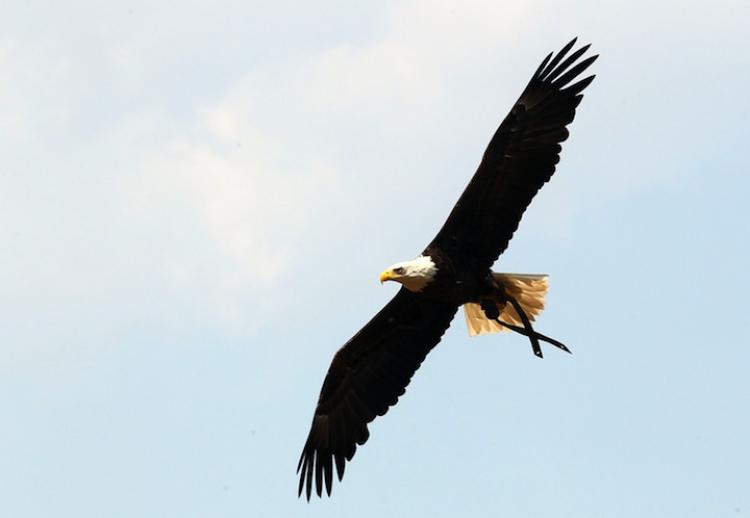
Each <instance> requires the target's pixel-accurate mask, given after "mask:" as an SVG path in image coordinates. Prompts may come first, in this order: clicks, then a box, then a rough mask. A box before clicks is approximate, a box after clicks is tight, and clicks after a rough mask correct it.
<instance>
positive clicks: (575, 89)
mask: <svg viewBox="0 0 750 518" xmlns="http://www.w3.org/2000/svg"><path fill="white" fill-rule="evenodd" d="M595 77H596V75H591V76H588V77H586V78H584V79H581V80H580V81H578V82H577V83H573V84H572V85H570V86H569V87H567V88H566V89H565V91H566V92H569V93H571V94H573V95H575V96H576V99H577V101H578V102H579V103H580V102H581V99H582V98H583V97H580V96H579V95H578V94H580V93H581V92H583V90H584V89H585V88H586V87H587V86H588V85H590V84H591V81H593V80H594V78H595Z"/></svg>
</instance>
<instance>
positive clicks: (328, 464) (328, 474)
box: [323, 451, 333, 496]
mask: <svg viewBox="0 0 750 518" xmlns="http://www.w3.org/2000/svg"><path fill="white" fill-rule="evenodd" d="M323 476H324V477H325V483H326V493H327V494H328V496H331V489H332V486H333V455H332V454H331V452H330V451H326V456H325V464H324V466H323Z"/></svg>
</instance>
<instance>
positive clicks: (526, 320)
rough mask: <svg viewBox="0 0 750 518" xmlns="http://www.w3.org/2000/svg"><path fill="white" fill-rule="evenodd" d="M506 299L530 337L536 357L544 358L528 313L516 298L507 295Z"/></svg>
mask: <svg viewBox="0 0 750 518" xmlns="http://www.w3.org/2000/svg"><path fill="white" fill-rule="evenodd" d="M506 297H507V299H508V301H509V302H510V303H511V305H512V306H513V309H515V310H516V313H517V314H518V316H519V318H520V319H521V322H523V328H524V330H525V331H526V336H527V337H529V340H530V341H531V349H532V350H533V351H534V355H535V356H537V357H539V358H543V357H544V356H543V355H542V346H541V345H539V338H537V336H536V332H535V331H534V328H533V327H531V321H530V320H529V317H528V316H526V312H525V311H524V310H523V308H522V307H521V305H520V304H519V303H518V301H517V300H516V299H515V298H514V297H511V296H510V295H506Z"/></svg>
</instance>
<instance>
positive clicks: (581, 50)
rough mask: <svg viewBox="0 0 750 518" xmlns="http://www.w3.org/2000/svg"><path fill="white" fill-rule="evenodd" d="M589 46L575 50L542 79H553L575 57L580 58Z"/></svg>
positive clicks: (563, 70) (572, 61) (573, 60)
mask: <svg viewBox="0 0 750 518" xmlns="http://www.w3.org/2000/svg"><path fill="white" fill-rule="evenodd" d="M589 47H591V44H590V43H589V44H588V45H585V46H583V47H581V48H580V49H578V50H576V51H575V52H574V53H572V54H571V55H570V56H568V57H567V59H565V61H563V62H562V63H560V65H559V66H558V67H557V68H556V69H555V70H553V71H552V73H551V74H550V75H549V76H547V77H546V78H545V79H544V80H545V81H554V80H555V78H556V77H557V76H559V75H560V74H562V73H563V72H565V69H567V68H568V67H569V66H570V65H571V64H572V63H574V62H575V60H576V59H578V58H580V57H581V56H582V55H583V54H584V52H586V51H587V50H589Z"/></svg>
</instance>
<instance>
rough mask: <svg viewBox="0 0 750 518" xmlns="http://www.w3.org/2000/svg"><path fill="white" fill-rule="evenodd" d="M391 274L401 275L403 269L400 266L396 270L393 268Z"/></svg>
mask: <svg viewBox="0 0 750 518" xmlns="http://www.w3.org/2000/svg"><path fill="white" fill-rule="evenodd" d="M393 273H395V274H396V275H403V274H404V268H403V267H401V266H399V267H398V268H394V269H393Z"/></svg>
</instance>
